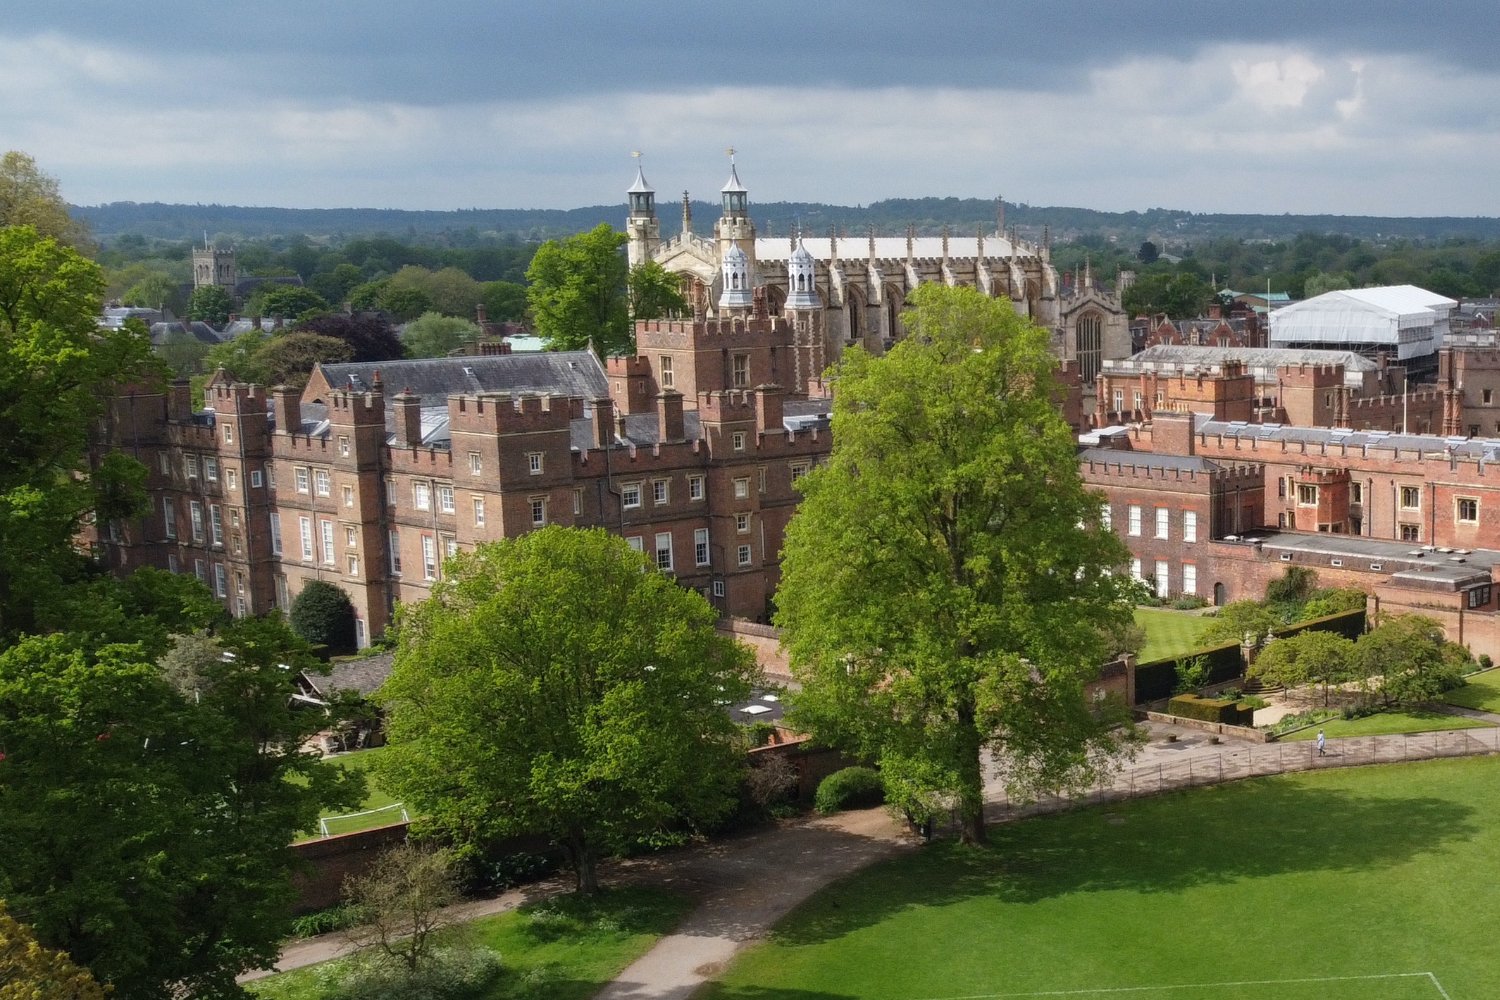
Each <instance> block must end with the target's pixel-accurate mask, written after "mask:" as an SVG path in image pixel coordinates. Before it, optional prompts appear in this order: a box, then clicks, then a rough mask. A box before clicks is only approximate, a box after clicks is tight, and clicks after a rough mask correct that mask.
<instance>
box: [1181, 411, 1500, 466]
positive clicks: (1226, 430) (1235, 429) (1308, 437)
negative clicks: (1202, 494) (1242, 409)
mask: <svg viewBox="0 0 1500 1000" xmlns="http://www.w3.org/2000/svg"><path fill="white" fill-rule="evenodd" d="M1196 429H1197V431H1198V433H1200V434H1210V435H1218V434H1222V435H1224V436H1225V437H1226V438H1239V439H1241V440H1246V441H1248V440H1250V439H1252V438H1254V439H1256V440H1260V441H1286V442H1288V443H1289V444H1301V443H1306V444H1310V445H1329V446H1334V447H1337V446H1339V445H1344V446H1346V447H1349V448H1360V449H1364V448H1382V449H1392V450H1395V449H1399V450H1401V451H1404V452H1410V453H1413V454H1415V453H1417V452H1420V453H1422V454H1423V455H1424V456H1439V457H1442V458H1447V457H1448V456H1450V455H1451V456H1453V457H1454V458H1460V459H1467V460H1469V461H1483V462H1494V461H1496V460H1500V438H1466V437H1462V436H1455V437H1442V436H1440V435H1437V434H1397V433H1393V432H1391V431H1376V430H1364V431H1354V430H1349V429H1347V428H1343V427H1293V426H1290V425H1287V424H1251V423H1246V422H1244V421H1241V420H1232V421H1230V420H1207V421H1200V422H1199V423H1198V424H1197V427H1196ZM1310 455H1311V453H1310V452H1309V456H1310ZM1246 457H1247V459H1248V460H1250V461H1254V460H1255V454H1254V452H1251V453H1250V454H1249V455H1247V456H1246Z"/></svg>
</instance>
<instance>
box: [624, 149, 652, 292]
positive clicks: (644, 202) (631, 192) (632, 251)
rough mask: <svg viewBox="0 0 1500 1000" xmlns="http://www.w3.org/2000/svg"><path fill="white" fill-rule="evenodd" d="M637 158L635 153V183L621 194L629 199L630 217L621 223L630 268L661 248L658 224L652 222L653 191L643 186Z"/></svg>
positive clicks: (638, 156)
mask: <svg viewBox="0 0 1500 1000" xmlns="http://www.w3.org/2000/svg"><path fill="white" fill-rule="evenodd" d="M640 156H641V154H639V153H636V154H635V157H636V163H635V183H634V184H632V185H630V187H629V188H628V189H626V191H625V194H626V196H627V197H628V198H629V199H630V215H628V216H627V217H626V219H625V233H626V235H627V236H628V237H629V243H628V244H627V250H626V254H627V256H628V258H629V260H630V266H631V267H637V266H639V265H641V264H644V263H646V261H648V260H650V259H651V255H652V254H654V253H655V252H656V248H657V247H659V246H661V223H660V222H659V221H658V220H657V218H656V190H655V189H654V188H653V187H652V186H651V185H650V184H647V183H646V174H645V173H644V171H642V169H641V162H640Z"/></svg>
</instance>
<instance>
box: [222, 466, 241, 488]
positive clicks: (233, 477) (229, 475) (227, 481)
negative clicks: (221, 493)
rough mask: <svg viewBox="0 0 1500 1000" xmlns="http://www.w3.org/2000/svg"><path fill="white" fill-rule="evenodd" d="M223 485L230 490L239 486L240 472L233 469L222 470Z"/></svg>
mask: <svg viewBox="0 0 1500 1000" xmlns="http://www.w3.org/2000/svg"><path fill="white" fill-rule="evenodd" d="M224 487H225V488H226V489H228V490H230V491H231V492H233V491H236V490H238V489H239V488H240V474H239V473H238V472H235V471H234V470H233V469H225V470H224Z"/></svg>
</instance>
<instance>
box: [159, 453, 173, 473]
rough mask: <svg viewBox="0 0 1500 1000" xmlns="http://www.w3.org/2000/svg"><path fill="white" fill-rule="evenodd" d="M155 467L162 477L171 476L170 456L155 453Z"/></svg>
mask: <svg viewBox="0 0 1500 1000" xmlns="http://www.w3.org/2000/svg"><path fill="white" fill-rule="evenodd" d="M156 467H157V468H158V469H160V470H161V474H162V475H164V476H170V475H171V474H172V456H171V455H168V454H167V453H166V452H164V451H159V452H157V453H156Z"/></svg>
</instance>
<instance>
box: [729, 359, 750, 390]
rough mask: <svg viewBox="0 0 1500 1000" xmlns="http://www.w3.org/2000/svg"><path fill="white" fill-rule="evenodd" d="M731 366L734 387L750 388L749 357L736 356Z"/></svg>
mask: <svg viewBox="0 0 1500 1000" xmlns="http://www.w3.org/2000/svg"><path fill="white" fill-rule="evenodd" d="M733 366H734V367H733V372H734V387H735V388H736V389H748V388H750V355H748V354H736V355H735V356H734V362H733Z"/></svg>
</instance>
